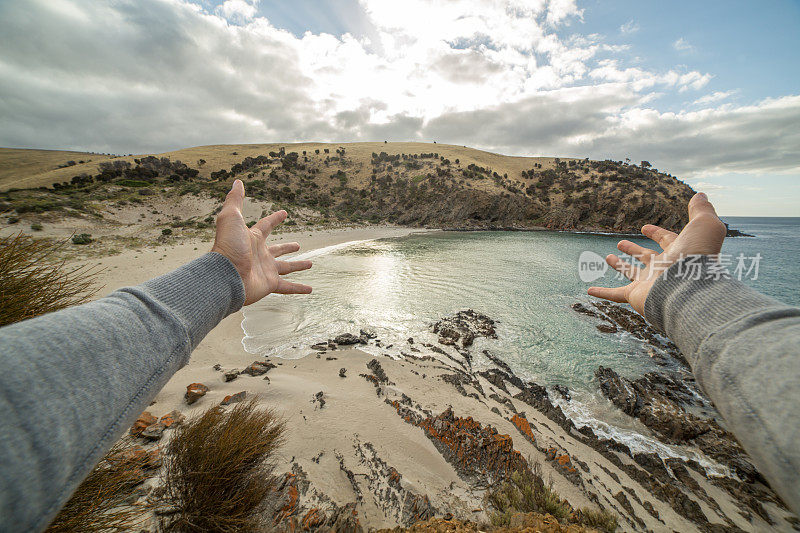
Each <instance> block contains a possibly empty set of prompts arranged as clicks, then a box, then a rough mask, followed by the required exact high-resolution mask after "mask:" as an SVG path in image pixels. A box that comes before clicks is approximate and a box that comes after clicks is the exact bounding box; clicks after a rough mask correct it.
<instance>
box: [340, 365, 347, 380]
mask: <svg viewBox="0 0 800 533" xmlns="http://www.w3.org/2000/svg"><path fill="white" fill-rule="evenodd" d="M339 377H340V378H346V377H347V369H346V368H344V367H342V368H340V369H339Z"/></svg>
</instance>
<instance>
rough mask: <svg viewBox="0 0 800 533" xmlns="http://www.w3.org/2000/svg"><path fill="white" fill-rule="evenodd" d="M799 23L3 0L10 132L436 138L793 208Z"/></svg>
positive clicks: (648, 14) (798, 201)
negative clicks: (659, 173)
mask: <svg viewBox="0 0 800 533" xmlns="http://www.w3.org/2000/svg"><path fill="white" fill-rule="evenodd" d="M767 6H768V7H767ZM798 27H800V4H798V3H797V2H795V1H793V0H773V1H771V2H752V1H736V0H725V1H716V0H706V1H704V2H697V1H691V2H689V1H685V2H683V1H676V2H641V1H639V0H629V1H625V0H586V1H584V0H402V1H397V0H292V1H277V0H276V1H269V0H260V1H259V0H225V1H222V2H220V1H210V0H105V1H97V0H0V146H9V147H29V148H51V149H77V150H89V151H98V152H112V153H149V152H162V151H167V150H172V149H177V148H183V147H188V146H195V145H202V144H218V143H255V142H291V141H309V140H318V141H358V140H377V141H383V140H390V141H392V140H397V141H400V140H419V141H433V140H436V141H438V142H441V143H453V144H463V145H467V146H473V147H478V148H483V149H488V150H492V151H497V152H500V153H504V154H514V155H552V156H562V157H563V156H577V157H591V158H600V159H605V158H611V159H616V160H620V159H624V158H626V157H627V158H630V159H632V160H633V161H639V160H642V159H646V160H649V161H650V162H651V163H653V165H654V166H656V167H657V168H659V169H661V170H663V171H666V172H670V173H672V174H675V175H677V176H679V177H681V178H684V179H686V180H687V181H688V182H689V183H690V184H692V185H693V186H694V187H695V188H697V189H698V190H703V191H705V192H707V193H709V195H710V196H711V197H712V199H713V200H715V201H716V202H717V204H718V206H719V210H720V212H722V213H724V214H728V215H765V216H767V215H772V216H800V60H798V58H797V55H796V54H797V52H796V51H797V50H800V32H798V31H797V28H798Z"/></svg>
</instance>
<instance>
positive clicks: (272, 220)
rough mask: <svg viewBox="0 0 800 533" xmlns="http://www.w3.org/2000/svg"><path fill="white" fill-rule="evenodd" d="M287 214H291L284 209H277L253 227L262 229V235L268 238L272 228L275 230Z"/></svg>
mask: <svg viewBox="0 0 800 533" xmlns="http://www.w3.org/2000/svg"><path fill="white" fill-rule="evenodd" d="M287 216H289V213H287V212H286V211H284V210H280V211H275V212H274V213H272V214H270V215H267V216H265V217H264V218H262V219H261V220H259V221H258V222H256V225H255V226H253V227H254V228H255V229H257V230H258V231H260V232H261V235H262V236H263V237H264V238H266V237H267V235H269V234H270V233H272V230H274V229H275V227H276V226H278V225H279V224H280V223H281V222H283V221H284V220H286V217H287Z"/></svg>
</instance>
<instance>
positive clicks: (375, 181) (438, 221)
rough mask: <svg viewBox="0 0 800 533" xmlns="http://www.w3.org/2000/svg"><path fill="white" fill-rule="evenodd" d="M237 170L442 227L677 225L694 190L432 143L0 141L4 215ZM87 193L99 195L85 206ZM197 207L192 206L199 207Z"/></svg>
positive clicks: (342, 212) (343, 207)
mask: <svg viewBox="0 0 800 533" xmlns="http://www.w3.org/2000/svg"><path fill="white" fill-rule="evenodd" d="M234 178H241V179H242V180H243V181H244V182H245V185H246V187H247V191H248V195H249V196H251V197H252V198H253V199H254V200H257V201H261V202H270V203H272V204H275V205H277V206H280V207H284V208H287V209H288V210H290V212H294V213H296V214H298V215H299V218H300V220H298V222H301V223H302V222H304V221H313V220H315V219H316V220H321V221H323V220H336V221H344V222H371V223H382V222H387V223H394V224H402V225H410V226H421V227H437V228H443V229H518V230H525V229H539V228H549V229H559V230H575V231H606V232H618V233H635V232H638V230H639V228H640V227H641V226H642V225H643V224H645V223H655V224H659V225H661V226H664V227H667V228H670V229H673V230H677V229H680V227H682V226H683V225H684V224H685V223H686V222H687V216H686V208H685V206H686V203H687V202H688V200H689V198H691V196H692V194H694V191H693V190H692V189H691V187H689V186H688V185H686V184H685V183H683V182H681V181H680V180H678V179H677V178H675V177H673V176H671V175H668V174H664V173H661V172H658V171H657V170H656V169H653V168H651V167H650V165H649V163H647V162H646V161H643V162H641V164H638V165H636V164H631V163H629V162H621V161H610V160H606V161H596V160H589V159H588V158H584V159H579V158H558V157H522V156H505V155H501V154H496V153H492V152H487V151H482V150H477V149H473V148H467V147H463V146H455V145H446V144H437V143H417V142H415V143H386V142H380V143H378V142H359V143H295V144H289V143H273V144H245V145H208V146H198V147H193V148H186V149H182V150H175V151H171V152H164V153H161V154H154V155H143V156H132V155H129V156H114V155H108V154H89V153H83V154H82V153H80V152H59V151H43V150H42V151H39V150H21V149H0V190H3V191H4V192H2V193H0V209H2V212H3V213H4V214H8V215H9V216H20V215H23V214H25V213H44V212H59V213H62V214H65V215H79V214H81V213H83V214H92V210H93V209H94V210H96V209H97V206H96V204H97V202H105V203H110V204H114V203H119V202H120V201H122V202H129V201H134V202H135V200H136V199H141V197H142V196H149V195H159V196H162V197H175V199H176V201H178V199H179V198H180V197H184V196H186V195H195V196H201V197H202V196H210V197H212V198H219V197H220V195H222V194H224V192H226V191H227V188H229V186H230V182H231V181H232V179H234ZM90 204H95V207H91V205H90ZM200 215H204V213H197V216H198V217H199V216H200Z"/></svg>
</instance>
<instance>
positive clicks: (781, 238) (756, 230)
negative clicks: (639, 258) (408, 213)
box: [242, 217, 800, 455]
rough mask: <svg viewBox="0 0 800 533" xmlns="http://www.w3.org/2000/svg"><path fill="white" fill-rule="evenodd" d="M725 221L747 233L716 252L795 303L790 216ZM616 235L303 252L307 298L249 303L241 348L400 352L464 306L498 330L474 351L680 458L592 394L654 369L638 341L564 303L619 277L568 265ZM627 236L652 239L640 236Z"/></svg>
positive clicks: (484, 237)
mask: <svg viewBox="0 0 800 533" xmlns="http://www.w3.org/2000/svg"><path fill="white" fill-rule="evenodd" d="M725 220H726V222H729V223H731V226H732V227H736V228H737V229H740V230H742V231H744V232H747V233H752V234H754V235H756V237H755V238H730V239H726V241H725V244H724V247H723V253H724V254H728V255H729V256H730V258H731V262H732V265H733V266H735V265H736V264H737V257H738V256H739V255H740V254H741V255H742V256H743V257H744V258H745V266H746V267H747V268H750V267H752V266H753V263H754V262H757V264H758V272H757V276H755V272H754V269H750V272H749V273H747V275H746V276H743V277H744V279H743V281H744V282H745V283H747V284H750V285H752V286H753V287H755V288H756V289H758V290H761V291H763V292H765V293H767V294H769V295H771V296H773V297H775V298H778V299H780V300H782V301H785V302H787V303H790V304H793V305H800V290H799V289H798V287H800V283H799V282H798V280H800V218H796V219H777V218H741V217H739V218H727V219H725ZM619 239H620V237H619V236H610V235H590V234H573V233H562V232H550V231H546V232H544V231H542V232H433V233H424V234H414V235H411V236H408V237H404V238H395V239H383V240H375V241H366V242H364V241H362V242H354V243H349V244H348V245H342V246H336V247H331V248H329V249H322V250H316V251H313V252H311V253H309V254H302V255H303V256H304V257H310V258H313V260H314V268H313V269H312V270H310V271H307V272H303V273H298V274H296V275H294V276H293V279H295V280H298V281H302V282H304V283H308V284H310V285H312V286H313V287H314V292H313V294H311V295H309V296H308V297H297V296H282V295H270V296H269V297H267V298H265V299H264V300H262V301H261V302H259V303H258V304H256V305H254V306H251V307H249V308H247V309H246V311H245V320H244V322H243V324H242V326H243V328H244V330H245V333H246V337H245V339H244V340H243V344H244V346H245V349H246V350H248V351H249V352H251V353H256V354H263V355H270V356H273V357H283V358H297V357H302V356H303V355H305V354H307V353H308V351H309V349H308V347H309V346H310V345H311V344H313V343H315V342H318V341H321V340H325V339H328V338H331V337H333V336H335V335H336V334H338V333H342V332H353V333H358V331H359V329H361V328H364V329H368V330H371V331H373V332H375V333H376V334H377V335H378V337H379V338H380V339H381V340H382V342H383V344H384V345H386V344H392V343H393V344H394V347H393V348H391V349H388V350H386V349H380V350H379V349H377V348H375V347H370V348H368V350H372V351H374V353H375V354H376V355H377V354H384V355H389V356H398V355H399V351H400V350H401V349H404V348H405V347H406V346H408V344H407V343H406V339H407V338H408V337H414V338H415V339H416V340H417V341H428V342H435V336H434V335H433V334H432V333H430V325H431V324H432V323H434V322H435V321H436V320H438V319H439V318H441V317H443V316H446V315H450V314H452V313H454V312H456V311H458V310H461V309H467V308H472V309H475V310H477V311H480V312H482V313H485V314H487V315H489V316H490V317H492V318H493V319H495V320H496V321H497V331H498V337H499V338H498V339H497V340H488V339H478V340H477V341H476V344H475V349H474V350H473V351H474V352H475V353H476V354H478V353H480V351H481V350H482V349H484V348H487V349H489V350H491V351H492V352H493V353H494V354H496V355H499V356H500V357H502V358H503V359H504V360H505V361H506V362H507V363H508V364H509V365H511V367H512V368H513V369H514V371H515V372H516V373H517V374H518V375H520V376H521V377H524V378H527V379H530V380H534V381H536V382H537V383H540V384H542V385H551V384H561V385H566V386H568V387H569V388H570V389H571V390H572V391H573V398H574V401H573V402H570V405H564V408H565V409H566V410H567V412H568V414H569V415H570V416H571V417H573V418H574V419H575V420H576V422H582V423H588V424H590V425H592V427H594V428H595V430H597V431H599V432H601V433H604V434H608V435H612V434H613V435H615V436H616V437H617V438H619V439H621V440H624V441H626V442H628V443H629V444H632V445H634V447H636V448H640V449H648V450H652V451H658V452H659V453H660V454H662V455H670V454H672V455H675V454H677V455H686V454H685V453H684V452H681V451H676V450H674V449H673V450H672V451H669V450H668V449H666V448H665V447H663V446H661V445H659V444H658V443H656V442H655V441H654V440H653V439H651V438H649V437H648V435H649V433H648V431H647V430H646V428H643V427H640V426H639V424H638V423H637V422H635V421H632V420H630V419H629V418H628V417H626V416H624V415H621V414H620V413H619V412H618V411H617V410H615V409H613V407H611V406H610V404H609V403H608V402H607V401H606V400H605V399H603V398H602V397H601V396H600V395H599V393H598V392H597V385H596V382H595V378H594V371H595V369H596V368H597V367H598V365H603V366H610V367H612V368H614V369H615V370H616V371H617V372H619V373H620V374H622V375H625V376H629V377H636V376H638V375H641V374H642V373H644V372H647V371H650V370H654V369H656V368H658V367H657V366H656V365H655V364H654V362H653V361H652V359H651V358H650V357H649V356H648V355H647V345H644V344H643V343H641V342H640V341H638V340H637V339H634V338H632V337H630V336H629V335H626V334H612V335H609V334H605V333H601V332H599V331H598V330H597V329H596V327H595V325H596V324H597V322H596V321H595V320H594V319H591V318H588V317H585V316H583V315H580V314H578V313H576V312H575V311H573V310H572V309H571V305H572V304H573V303H575V302H587V301H588V300H589V297H588V296H587V295H586V289H587V287H588V286H589V285H591V284H598V285H600V284H604V285H607V286H612V285H618V284H621V283H622V281H620V280H615V279H614V274H615V273H614V272H613V271H611V270H610V269H609V271H608V272H606V274H605V277H604V278H602V279H601V280H598V281H597V282H594V283H591V284H590V283H584V282H583V281H581V280H580V278H579V276H578V267H577V265H578V257H579V256H580V254H581V252H583V251H585V250H591V251H594V252H596V253H598V254H599V255H601V256H605V255H606V254H607V253H611V252H615V251H616V243H617V242H618V241H619ZM631 240H634V241H635V242H639V243H640V244H643V245H645V246H652V243H650V242H649V241H647V240H646V239H643V238H642V239H631ZM758 254H760V256H759V255H758ZM754 257H760V259H758V260H753V259H751V258H754ZM743 274H745V272H743ZM754 276H755V277H756V279H751V278H753V277H754ZM480 363H481V361H480V358H479V359H478V361H477V364H480ZM662 448H663V449H662Z"/></svg>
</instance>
